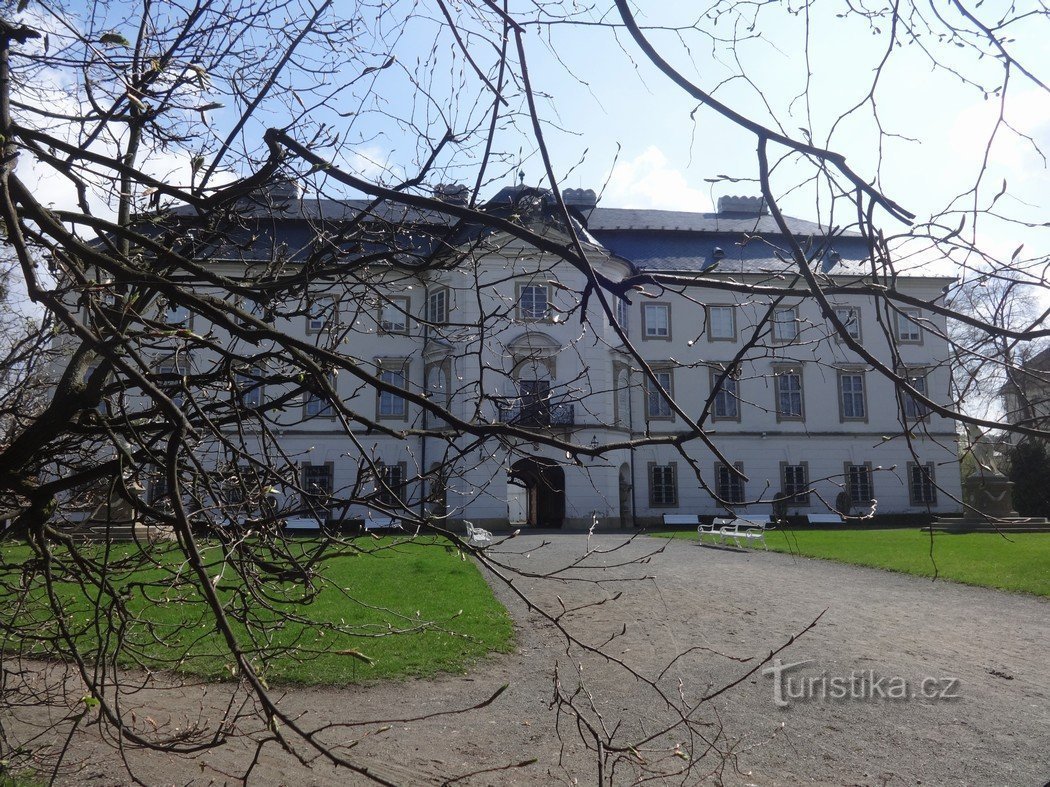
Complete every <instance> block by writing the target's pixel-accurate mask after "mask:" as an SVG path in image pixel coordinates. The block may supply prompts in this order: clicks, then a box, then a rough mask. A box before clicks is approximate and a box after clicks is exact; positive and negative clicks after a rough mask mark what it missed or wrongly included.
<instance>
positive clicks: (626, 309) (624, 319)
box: [616, 298, 631, 335]
mask: <svg viewBox="0 0 1050 787" xmlns="http://www.w3.org/2000/svg"><path fill="white" fill-rule="evenodd" d="M630 317H631V305H630V304H629V303H627V301H625V300H624V299H623V298H617V299H616V324H617V325H619V326H620V329H621V330H622V331H623V332H624V335H627V333H628V322H629V320H630Z"/></svg>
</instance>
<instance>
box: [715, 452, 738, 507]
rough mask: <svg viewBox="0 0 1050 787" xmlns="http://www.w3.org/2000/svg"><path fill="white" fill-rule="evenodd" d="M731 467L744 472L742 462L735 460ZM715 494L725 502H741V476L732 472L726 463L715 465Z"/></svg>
mask: <svg viewBox="0 0 1050 787" xmlns="http://www.w3.org/2000/svg"><path fill="white" fill-rule="evenodd" d="M733 467H734V468H735V469H736V470H738V471H739V472H740V473H743V472H744V465H743V463H742V462H735V463H734V464H733ZM715 494H717V495H718V497H719V498H721V499H722V500H723V501H724V502H726V503H743V502H744V479H743V476H742V475H738V474H737V473H734V472H733V471H732V470H731V469H730V468H729V466H728V465H723V464H721V463H719V464H717V465H715Z"/></svg>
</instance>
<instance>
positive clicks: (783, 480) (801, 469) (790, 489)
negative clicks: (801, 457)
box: [780, 462, 809, 506]
mask: <svg viewBox="0 0 1050 787" xmlns="http://www.w3.org/2000/svg"><path fill="white" fill-rule="evenodd" d="M780 488H781V490H782V491H783V492H784V496H785V498H786V499H785V502H787V503H790V504H791V505H796V506H808V505H809V465H808V464H806V463H805V462H803V463H802V464H799V465H789V464H787V463H786V462H781V464H780Z"/></svg>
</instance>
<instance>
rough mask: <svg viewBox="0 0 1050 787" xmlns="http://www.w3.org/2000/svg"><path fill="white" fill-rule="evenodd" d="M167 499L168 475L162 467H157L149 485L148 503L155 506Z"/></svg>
mask: <svg viewBox="0 0 1050 787" xmlns="http://www.w3.org/2000/svg"><path fill="white" fill-rule="evenodd" d="M167 500H168V476H167V474H166V472H165V471H164V470H163V469H161V468H157V472H156V475H154V476H153V480H152V481H150V485H149V504H150V505H151V506H155V507H156V506H159V505H163V504H164V503H166V502H167Z"/></svg>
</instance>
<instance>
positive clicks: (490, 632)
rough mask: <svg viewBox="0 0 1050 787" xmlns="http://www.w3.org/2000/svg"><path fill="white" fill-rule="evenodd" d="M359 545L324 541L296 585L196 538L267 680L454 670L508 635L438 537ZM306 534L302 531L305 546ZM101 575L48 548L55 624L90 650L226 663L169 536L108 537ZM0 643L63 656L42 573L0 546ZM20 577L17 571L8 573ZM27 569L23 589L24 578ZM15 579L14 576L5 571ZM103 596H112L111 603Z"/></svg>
mask: <svg viewBox="0 0 1050 787" xmlns="http://www.w3.org/2000/svg"><path fill="white" fill-rule="evenodd" d="M358 543H359V545H360V546H361V549H360V550H342V551H341V552H339V553H335V554H328V553H326V554H325V556H324V558H323V560H321V561H319V562H318V564H317V565H318V566H319V568H318V571H317V572H316V574H314V575H313V576H312V577H311V581H310V582H309V583H308V584H306V585H304V584H303V583H301V582H291V581H288V580H281V579H279V578H260V577H257V578H255V579H254V580H253V581H252V582H250V583H247V582H245V581H244V580H243V579H242V577H241V573H242V572H248V571H254V570H255V568H254V566H255V564H249V563H239V562H238V560H237V558H236V556H230V555H224V554H223V552H222V551H221V550H220V549H219V548H218V547H206V548H205V550H204V557H205V560H206V561H207V564H208V575H209V577H211V581H212V582H213V583H214V585H215V587H216V589H217V591H218V594H219V597H220V599H221V600H222V604H223V608H224V611H225V613H226V615H227V616H228V618H229V620H230V621H231V624H232V628H233V629H234V631H235V634H236V638H237V641H238V644H239V646H240V647H241V648H243V649H244V650H245V651H246V652H248V653H249V654H250V657H251V659H252V661H253V664H254V665H255V667H256V669H257V670H258V671H259V672H260V673H261V674H262V675H263V677H264V679H265V680H267V681H269V682H271V683H273V682H284V683H288V682H291V683H301V684H341V683H351V682H357V681H365V680H372V679H377V678H398V677H406V676H428V675H433V674H435V673H437V672H462V671H463V670H465V669H466V668H467V667H468V666H469V665H470V663H471V662H473V661H475V660H477V659H479V658H481V657H483V656H485V655H486V654H488V653H490V652H493V651H501V652H506V651H509V650H510V649H511V648H512V647H513V639H514V634H513V624H512V621H511V619H510V616H509V615H508V614H507V611H506V610H505V609H504V608H503V606H502V605H501V604H500V603H499V602H498V601H497V600H496V598H495V597H494V596H493V594H492V591H491V590H490V589H489V587H488V585H487V584H486V583H485V581H484V579H483V578H482V576H481V573H480V572H479V570H478V568H477V567H476V565H475V564H474V562H473V561H471V560H469V559H468V560H464V559H462V557H461V555H460V553H459V552H458V550H456V549H454V548H453V547H452V546H451V545H450V544H449V543H448V542H447V541H444V540H443V539H436V538H430V539H428V538H418V539H412V540H404V539H394V538H384V539H379V540H378V541H376V540H373V539H361V540H359V542H358ZM317 547H318V544H317V543H316V542H313V543H311V542H309V541H303V542H299V543H298V544H297V545H296V547H295V548H297V549H301V550H302V551H303V553H304V554H307V553H308V552H309V550H311V549H316V548H317ZM101 549H102V547H83V548H81V551H82V552H84V553H85V555H87V556H93V557H95V558H96V560H97V561H98V562H99V563H100V564H104V565H105V566H106V575H105V577H104V580H105V583H108V585H109V587H110V588H111V589H112V592H110V593H100V592H99V590H98V586H99V585H100V584H103V583H102V582H100V581H99V580H100V579H101V577H94V578H93V579H92V581H84V580H85V579H86V576H87V572H86V571H85V569H84V565H85V564H84V563H80V564H77V563H75V562H73V561H72V560H70V557H71V556H70V555H68V554H65V553H64V550H62V549H60V548H58V547H56V548H55V551H54V559H55V566H56V568H55V569H54V571H55V575H56V581H55V582H54V583H53V586H52V587H53V593H54V598H55V599H56V600H57V601H58V603H59V605H60V606H61V609H62V615H61V618H62V622H63V623H64V624H65V625H66V626H67V627H68V629H69V630H70V631H71V632H72V639H73V641H74V642H75V643H76V646H77V649H78V650H79V651H80V653H81V654H82V655H83V657H84V658H85V660H87V661H100V660H102V659H107V660H110V659H114V660H116V661H117V663H120V664H123V665H125V666H142V667H148V668H150V669H172V670H176V671H179V672H183V673H188V674H193V675H200V676H202V677H205V678H209V679H217V678H224V677H225V678H230V677H232V676H233V675H234V673H235V672H236V670H235V669H234V668H233V659H232V658H231V656H230V654H229V652H228V650H227V649H226V647H225V642H224V640H223V639H222V638H221V637H220V636H219V634H218V632H217V631H216V627H215V622H214V616H213V615H212V613H211V610H210V609H209V608H208V606H207V605H206V603H205V601H204V596H203V594H202V593H201V590H200V587H199V585H198V580H197V578H196V577H195V575H194V574H193V573H192V572H190V571H189V569H188V567H187V565H186V563H185V557H184V556H183V554H182V553H181V552H180V551H179V550H178V549H177V547H175V546H174V545H166V546H161V547H154V548H151V549H150V551H149V552H148V554H147V553H144V552H142V551H141V550H139V549H138V548H137V547H136V546H134V545H119V546H114V547H111V549H110V552H109V554H107V555H106V556H105V559H104V560H98V557H99V555H98V554H95V555H90V554H89V551H90V550H101ZM0 555H2V558H3V566H2V570H3V574H4V575H5V576H6V577H7V578H8V580H7V581H4V582H3V583H2V584H0V605H2V608H3V610H4V612H0V616H2V617H3V621H4V628H5V630H6V631H7V632H8V634H7V636H6V638H5V639H4V650H5V652H7V653H8V654H11V653H14V652H18V653H20V654H21V655H22V656H24V657H41V658H56V657H57V658H62V657H63V656H65V657H68V655H69V654H68V653H62V652H56V639H55V634H56V633H57V632H58V629H59V627H58V620H57V619H56V616H55V615H54V612H53V609H52V607H51V606H50V605H49V603H48V601H47V591H46V587H45V585H44V581H43V577H42V574H43V572H42V571H40V570H39V568H38V567H37V565H38V564H35V563H33V562H32V555H31V553H30V550H29V548H28V547H25V546H12V545H4V546H3V547H0ZM19 577H21V578H22V579H21V581H18V578H19ZM26 578H28V582H29V585H28V590H26V588H25V586H24V583H25V582H26V581H27V579H26ZM11 580H15V581H11ZM114 598H116V599H117V602H116V603H114Z"/></svg>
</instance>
